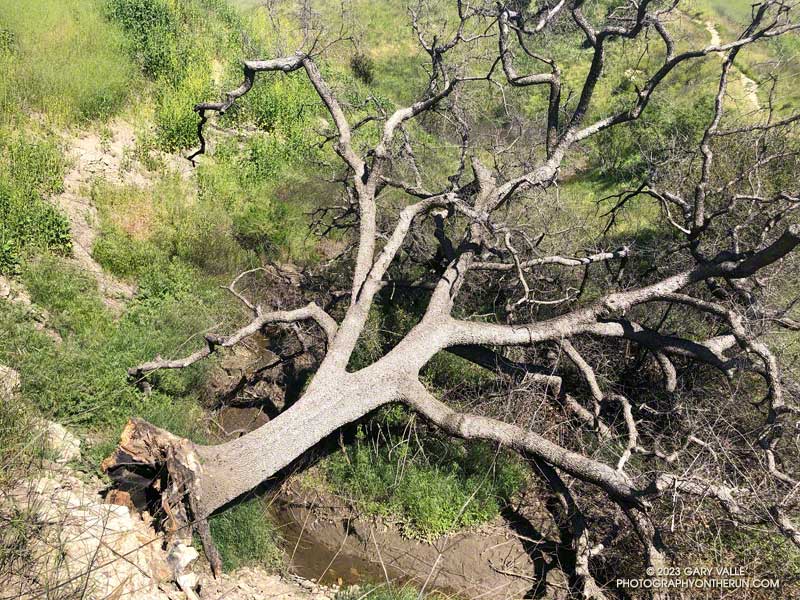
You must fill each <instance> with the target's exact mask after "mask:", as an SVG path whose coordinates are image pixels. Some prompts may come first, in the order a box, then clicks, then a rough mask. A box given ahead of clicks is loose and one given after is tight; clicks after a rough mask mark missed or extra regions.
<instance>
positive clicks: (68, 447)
mask: <svg viewBox="0 0 800 600" xmlns="http://www.w3.org/2000/svg"><path fill="white" fill-rule="evenodd" d="M39 423H40V427H41V429H42V433H43V434H44V436H45V444H46V445H47V448H48V449H50V450H51V451H52V452H53V453H54V454H55V461H56V462H57V463H61V464H64V463H68V462H69V461H71V460H78V459H79V458H80V457H81V441H80V440H79V439H78V438H77V437H76V436H75V435H73V434H72V433H70V432H69V431H67V430H66V428H65V427H64V426H63V425H61V424H60V423H55V422H53V421H48V420H47V419H40V420H39Z"/></svg>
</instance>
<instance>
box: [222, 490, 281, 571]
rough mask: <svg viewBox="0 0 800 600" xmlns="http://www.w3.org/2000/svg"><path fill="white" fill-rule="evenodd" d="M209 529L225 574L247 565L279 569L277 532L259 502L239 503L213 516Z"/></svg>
mask: <svg viewBox="0 0 800 600" xmlns="http://www.w3.org/2000/svg"><path fill="white" fill-rule="evenodd" d="M209 526H210V527H211V535H212V537H213V538H214V543H215V544H216V546H217V550H219V552H220V555H221V556H222V567H223V568H224V569H225V570H226V571H233V570H235V569H239V568H241V567H246V566H249V565H259V566H262V567H268V568H269V567H272V568H277V567H279V566H280V565H281V563H282V561H283V555H282V553H281V551H280V549H279V547H278V541H279V539H278V532H277V530H276V529H275V526H274V525H273V524H272V522H271V521H270V520H269V515H268V514H267V510H266V508H265V506H264V504H262V503H261V502H260V501H259V500H257V499H255V500H249V501H246V502H242V503H241V504H237V505H236V506H234V507H233V508H231V509H229V510H226V511H225V512H222V513H220V514H218V515H215V516H214V517H212V518H211V519H209Z"/></svg>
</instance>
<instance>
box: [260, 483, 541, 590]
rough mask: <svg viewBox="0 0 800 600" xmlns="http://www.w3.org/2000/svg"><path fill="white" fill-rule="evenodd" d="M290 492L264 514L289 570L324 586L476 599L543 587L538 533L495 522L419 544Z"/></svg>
mask: <svg viewBox="0 0 800 600" xmlns="http://www.w3.org/2000/svg"><path fill="white" fill-rule="evenodd" d="M293 487H294V486H291V485H290V486H289V488H290V489H288V490H286V489H284V492H282V494H281V495H280V496H278V497H277V498H273V499H272V501H271V502H270V508H269V510H270V513H271V515H272V518H273V520H274V521H275V522H276V523H277V524H278V525H279V526H280V528H281V534H282V537H283V538H284V539H285V544H284V549H285V551H286V554H287V557H289V558H290V559H291V562H290V569H291V570H292V571H293V572H294V573H296V574H298V575H300V576H302V577H305V578H308V579H315V580H318V581H320V582H321V583H324V584H327V585H331V584H339V585H352V584H356V583H357V584H364V583H375V584H383V583H385V582H387V581H391V582H392V583H394V584H400V585H402V584H406V583H408V584H410V585H413V586H414V587H416V588H417V589H419V588H424V589H425V591H426V592H428V593H430V592H434V591H436V592H440V593H441V595H442V597H447V598H465V599H473V598H481V599H482V600H501V599H502V600H506V599H511V598H513V599H519V598H523V597H528V594H529V593H530V592H531V591H532V588H535V587H537V586H539V587H541V588H542V591H545V590H544V588H545V587H548V585H547V584H548V583H549V579H550V577H548V573H547V568H546V565H545V562H549V561H545V560H544V553H543V549H544V547H545V546H546V545H547V544H548V542H547V541H546V539H545V538H543V537H541V534H542V532H541V531H535V530H533V529H531V530H530V531H527V530H526V531H524V532H518V531H515V530H514V528H513V526H511V525H510V524H509V522H508V521H502V520H500V521H498V522H497V523H494V524H490V525H487V526H486V527H484V528H482V529H481V530H479V531H463V532H459V533H455V534H452V535H448V536H442V537H441V538H439V539H437V540H434V541H432V542H431V543H426V542H422V541H418V540H413V539H408V538H406V537H405V536H403V535H402V534H401V533H400V532H399V531H398V530H397V529H396V528H395V527H393V526H390V525H387V524H385V523H383V522H381V521H380V520H378V519H370V518H365V517H362V516H358V515H353V514H352V513H351V512H349V511H348V509H346V508H345V507H342V506H341V505H340V504H341V503H340V502H338V501H337V499H336V498H331V497H326V496H325V495H324V494H316V493H314V494H313V497H309V496H306V495H304V494H302V493H301V494H297V493H296V488H295V490H294V492H293V490H292V489H291V488H293ZM337 504H339V505H338V506H337ZM526 523H529V522H528V521H526ZM535 538H538V539H540V540H541V542H540V544H541V547H540V548H539V549H537V548H536V546H537V542H536V539H535ZM545 579H547V580H548V581H547V582H545Z"/></svg>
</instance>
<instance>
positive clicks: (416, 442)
mask: <svg viewBox="0 0 800 600" xmlns="http://www.w3.org/2000/svg"><path fill="white" fill-rule="evenodd" d="M368 434H369V435H368ZM324 473H325V475H326V478H327V480H328V481H329V482H330V484H331V485H332V486H333V488H334V489H336V490H337V491H338V492H340V493H345V494H347V495H349V496H350V497H351V499H352V500H353V501H354V502H355V504H356V506H358V508H359V509H360V510H362V511H364V512H366V513H369V514H378V515H383V516H386V517H389V518H390V519H393V520H398V521H400V523H401V525H402V527H403V529H404V532H405V533H406V534H407V535H409V536H412V537H417V538H421V539H428V540H432V539H434V538H436V537H437V536H439V535H442V534H445V533H449V532H452V531H455V530H457V529H460V528H462V527H472V526H475V525H479V524H481V523H485V522H488V521H490V520H492V519H493V518H495V517H497V516H498V515H499V513H500V510H501V509H502V508H503V507H504V506H505V504H506V503H508V501H509V500H510V499H511V496H512V495H513V494H515V493H516V492H517V491H518V490H519V489H520V487H521V486H522V484H523V483H524V482H525V478H526V475H525V469H524V467H523V465H522V464H521V463H520V462H519V461H518V460H516V459H512V458H511V457H509V456H507V455H506V454H498V453H496V452H495V451H494V450H493V449H492V447H491V446H489V445H487V444H482V443H470V444H462V443H458V442H454V441H452V440H450V439H448V438H446V437H442V436H440V435H438V434H436V433H434V432H431V431H421V432H417V430H416V428H415V423H414V421H413V419H410V418H409V416H408V415H407V414H406V413H405V411H403V410H402V409H400V408H394V409H388V410H385V411H382V415H381V417H379V418H378V419H373V420H372V421H371V422H370V423H369V425H368V426H363V425H362V426H359V428H358V431H357V434H356V436H355V443H354V444H352V445H351V446H349V447H347V448H343V449H342V451H341V452H339V453H336V454H334V455H333V456H332V457H331V458H330V459H329V460H327V461H326V462H325V464H324Z"/></svg>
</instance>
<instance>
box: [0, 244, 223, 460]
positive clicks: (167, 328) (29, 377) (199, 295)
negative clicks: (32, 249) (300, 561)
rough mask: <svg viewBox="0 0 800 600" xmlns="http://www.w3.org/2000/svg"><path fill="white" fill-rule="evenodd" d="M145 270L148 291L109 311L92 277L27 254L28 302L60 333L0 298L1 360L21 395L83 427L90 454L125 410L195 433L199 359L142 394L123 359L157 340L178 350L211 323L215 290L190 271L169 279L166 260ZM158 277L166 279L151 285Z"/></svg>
mask: <svg viewBox="0 0 800 600" xmlns="http://www.w3.org/2000/svg"><path fill="white" fill-rule="evenodd" d="M152 277H153V280H152V282H151V283H150V286H151V287H150V288H148V289H149V290H155V291H151V292H150V293H145V294H143V295H142V296H140V297H139V298H137V299H136V300H135V301H133V302H132V303H131V304H130V305H129V307H128V310H127V311H126V312H125V313H124V315H123V316H122V317H121V318H119V319H114V317H113V315H112V314H111V313H110V312H109V310H108V309H107V308H106V306H105V305H104V304H103V302H102V300H101V298H100V295H99V293H98V291H97V284H96V282H95V280H94V279H93V278H92V277H90V276H88V275H86V274H84V273H82V272H80V271H78V270H77V269H76V268H75V267H73V266H71V265H69V264H67V263H65V262H64V261H63V260H62V259H59V258H57V257H47V256H43V257H41V258H39V259H38V260H35V261H31V262H29V263H28V264H27V265H26V266H25V268H24V270H23V274H22V280H23V282H24V283H25V285H26V286H27V288H28V290H29V292H30V294H31V298H32V300H33V302H34V303H35V304H36V306H38V307H41V308H42V309H45V310H47V311H48V313H49V324H50V325H51V326H52V327H53V328H54V329H55V330H56V331H57V332H58V333H59V334H60V336H61V337H62V340H63V341H61V342H60V343H56V342H55V341H54V340H53V339H52V337H50V336H49V335H47V334H46V333H45V332H43V331H40V330H38V329H37V328H36V322H35V320H34V318H33V316H31V315H29V314H26V313H24V312H22V311H21V309H19V308H17V307H13V306H9V305H7V304H5V303H2V304H0V363H2V364H6V365H9V366H11V367H12V368H14V369H16V370H18V371H19V373H20V375H21V378H22V382H23V388H22V391H23V396H24V398H26V399H27V401H28V402H30V403H31V404H32V405H34V406H35V407H36V408H37V409H38V410H39V411H41V412H42V413H43V414H46V415H49V416H51V417H52V418H55V419H56V420H58V421H60V422H62V423H67V424H69V425H71V426H73V427H78V428H80V429H84V430H87V429H88V430H92V431H93V432H94V433H93V435H92V438H93V439H94V440H95V441H97V443H96V444H95V448H93V449H92V454H93V458H96V459H99V458H103V455H104V454H106V453H107V452H108V451H109V450H110V448H111V447H112V446H113V443H114V441H115V439H116V437H117V436H118V433H119V430H120V428H121V426H122V425H123V424H124V422H125V420H126V419H127V418H129V417H131V416H134V415H136V416H142V417H145V418H147V419H148V420H151V421H152V422H154V423H156V424H157V425H159V426H162V427H165V428H168V429H170V430H172V431H176V432H179V434H180V435H185V436H187V437H190V438H192V439H195V440H197V441H202V439H203V438H202V435H203V434H202V431H203V428H202V427H198V423H200V422H201V419H202V411H201V409H200V407H199V405H198V403H197V400H196V394H195V392H194V390H196V389H197V385H198V382H199V381H200V378H201V376H202V372H203V367H199V368H198V369H190V370H187V371H182V372H175V373H164V374H163V375H160V376H159V378H158V384H157V388H156V389H155V390H154V391H153V392H152V393H151V394H150V395H149V396H144V395H142V394H141V393H140V392H139V391H138V390H137V389H136V388H135V387H134V386H132V385H130V383H129V382H128V381H127V376H126V369H127V368H128V367H129V366H131V365H133V364H136V363H137V362H139V361H141V360H146V359H148V358H150V357H152V356H153V355H154V354H156V353H158V352H163V351H164V349H165V348H173V349H176V350H177V349H178V348H180V347H182V346H183V345H185V344H186V343H187V341H189V340H191V339H192V337H193V336H194V335H196V334H197V332H198V331H203V330H205V329H207V328H208V327H210V326H211V325H213V324H215V323H216V318H217V315H219V314H222V313H224V312H225V310H224V308H225V307H223V306H221V305H220V302H222V298H223V297H221V291H220V290H218V289H214V288H212V287H211V286H210V284H208V283H206V284H205V285H206V286H208V287H202V286H203V283H199V284H198V283H197V282H196V279H194V278H189V277H187V280H186V283H185V285H184V286H180V285H176V283H175V281H174V280H175V279H177V278H176V277H175V271H174V270H166V271H162V270H159V271H156V272H153V274H152ZM157 278H163V279H164V280H166V283H164V282H162V283H161V284H160V285H159V282H158V280H157ZM190 281H192V282H194V283H191V282H190ZM212 315H213V316H212ZM22 348H24V349H25V351H24V352H20V350H21V349H22Z"/></svg>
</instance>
